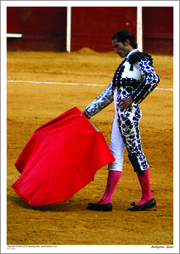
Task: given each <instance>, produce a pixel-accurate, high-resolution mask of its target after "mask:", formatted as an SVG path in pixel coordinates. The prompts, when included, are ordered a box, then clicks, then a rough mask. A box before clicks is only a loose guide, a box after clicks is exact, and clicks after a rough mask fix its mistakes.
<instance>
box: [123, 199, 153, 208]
mask: <svg viewBox="0 0 180 254" xmlns="http://www.w3.org/2000/svg"><path fill="white" fill-rule="evenodd" d="M155 206H156V200H155V199H154V198H152V199H151V200H149V201H148V202H146V203H145V204H143V205H139V206H137V205H135V206H134V207H129V208H128V209H127V210H128V211H144V210H146V209H149V208H153V207H155Z"/></svg>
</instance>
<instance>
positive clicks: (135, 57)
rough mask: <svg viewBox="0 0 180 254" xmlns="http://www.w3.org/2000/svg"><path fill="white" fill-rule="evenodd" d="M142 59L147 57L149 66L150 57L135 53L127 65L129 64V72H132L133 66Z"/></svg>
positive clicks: (144, 53) (142, 53)
mask: <svg viewBox="0 0 180 254" xmlns="http://www.w3.org/2000/svg"><path fill="white" fill-rule="evenodd" d="M144 57H148V58H149V61H150V62H151V64H152V63H153V59H152V57H151V56H150V55H149V54H147V53H146V52H136V53H134V54H132V55H131V56H130V57H129V63H130V64H131V68H130V70H133V64H135V63H136V62H138V61H139V60H141V59H143V58H144Z"/></svg>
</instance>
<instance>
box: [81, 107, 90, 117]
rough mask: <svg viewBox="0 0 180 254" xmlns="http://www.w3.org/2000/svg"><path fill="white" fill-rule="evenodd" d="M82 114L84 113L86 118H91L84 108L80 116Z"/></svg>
mask: <svg viewBox="0 0 180 254" xmlns="http://www.w3.org/2000/svg"><path fill="white" fill-rule="evenodd" d="M83 115H85V116H86V117H87V118H88V119H90V118H91V117H90V115H89V113H88V112H87V110H86V109H85V110H83V111H82V113H81V117H82V116H83Z"/></svg>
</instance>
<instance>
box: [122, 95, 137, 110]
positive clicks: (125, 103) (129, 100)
mask: <svg viewBox="0 0 180 254" xmlns="http://www.w3.org/2000/svg"><path fill="white" fill-rule="evenodd" d="M119 102H120V104H119V107H120V108H121V110H123V109H124V108H125V110H127V108H128V107H129V106H130V105H131V104H132V103H133V102H134V100H133V99H132V98H131V97H129V98H127V99H122V100H120V101H119Z"/></svg>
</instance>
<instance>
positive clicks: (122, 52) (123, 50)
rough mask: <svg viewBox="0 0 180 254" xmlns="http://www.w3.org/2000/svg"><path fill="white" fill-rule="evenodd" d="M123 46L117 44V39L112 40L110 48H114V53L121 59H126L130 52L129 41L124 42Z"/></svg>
mask: <svg viewBox="0 0 180 254" xmlns="http://www.w3.org/2000/svg"><path fill="white" fill-rule="evenodd" d="M124 44H125V45H124ZM124 44H123V43H122V42H117V39H115V40H112V46H113V48H114V52H115V53H117V54H118V55H119V56H120V57H122V58H123V57H126V56H127V55H128V54H129V52H130V50H129V40H126V41H125V43H124Z"/></svg>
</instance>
